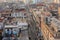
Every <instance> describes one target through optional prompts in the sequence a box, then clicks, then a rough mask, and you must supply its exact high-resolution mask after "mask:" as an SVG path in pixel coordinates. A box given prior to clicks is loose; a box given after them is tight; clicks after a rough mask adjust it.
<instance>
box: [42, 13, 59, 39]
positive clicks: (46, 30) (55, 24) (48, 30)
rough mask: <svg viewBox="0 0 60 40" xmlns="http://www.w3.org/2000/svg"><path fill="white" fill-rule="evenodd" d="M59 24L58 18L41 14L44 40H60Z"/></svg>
mask: <svg viewBox="0 0 60 40" xmlns="http://www.w3.org/2000/svg"><path fill="white" fill-rule="evenodd" d="M44 14H45V13H44ZM49 15H50V14H49ZM54 20H55V21H54ZM59 24H60V22H59V20H57V19H56V18H54V17H53V18H50V16H48V15H45V16H44V15H41V31H42V34H43V36H44V40H60V32H59Z"/></svg>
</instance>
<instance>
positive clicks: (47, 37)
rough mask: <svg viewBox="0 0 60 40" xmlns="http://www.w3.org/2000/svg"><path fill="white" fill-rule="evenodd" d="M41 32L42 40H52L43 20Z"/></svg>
mask: <svg viewBox="0 0 60 40" xmlns="http://www.w3.org/2000/svg"><path fill="white" fill-rule="evenodd" d="M41 20H42V21H41V31H42V34H43V37H44V40H54V37H53V35H52V34H51V31H50V30H49V28H48V26H47V25H46V24H45V23H44V21H43V18H42V19H41Z"/></svg>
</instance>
